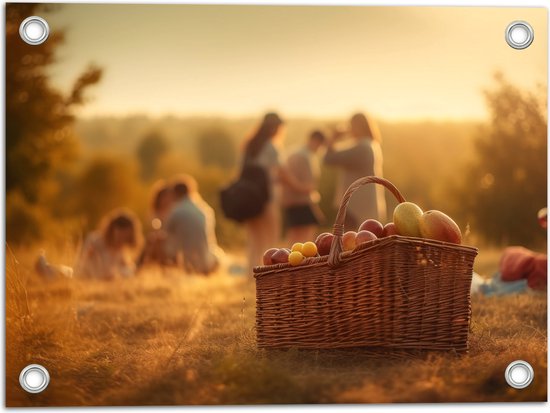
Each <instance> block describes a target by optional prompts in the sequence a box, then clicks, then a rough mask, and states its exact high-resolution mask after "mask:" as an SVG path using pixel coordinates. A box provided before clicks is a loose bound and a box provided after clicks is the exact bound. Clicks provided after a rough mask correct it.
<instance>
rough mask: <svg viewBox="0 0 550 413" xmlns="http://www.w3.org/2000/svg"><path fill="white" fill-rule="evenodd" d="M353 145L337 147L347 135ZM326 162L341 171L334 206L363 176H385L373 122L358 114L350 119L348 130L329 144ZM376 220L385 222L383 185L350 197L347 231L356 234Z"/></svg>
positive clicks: (371, 186) (339, 134) (335, 135)
mask: <svg viewBox="0 0 550 413" xmlns="http://www.w3.org/2000/svg"><path fill="white" fill-rule="evenodd" d="M348 133H349V135H351V137H352V138H353V140H354V142H353V144H351V145H350V146H348V147H345V148H336V143H337V142H338V141H339V140H340V139H341V138H342V137H343V136H345V135H346V134H348ZM324 162H325V164H326V165H332V166H336V167H337V168H339V169H340V177H339V181H338V186H337V190H336V197H335V206H336V207H339V206H340V202H341V201H342V197H343V196H344V193H345V191H346V190H347V188H348V187H349V186H350V185H351V184H352V183H353V182H354V181H356V180H357V179H359V178H362V177H364V176H377V177H380V178H381V177H382V149H381V147H380V135H379V133H378V130H377V129H376V128H375V126H374V123H373V122H372V121H369V120H367V117H366V116H365V115H364V114H362V113H356V114H355V115H353V116H352V118H351V120H350V126H349V130H348V131H334V134H333V136H332V139H331V140H329V142H328V145H327V152H326V154H325V158H324ZM367 218H373V219H377V220H379V221H382V222H383V221H384V220H385V219H386V199H385V195H384V188H383V187H381V186H380V185H366V186H364V187H362V188H359V189H358V190H357V191H356V192H355V193H354V194H353V196H352V197H351V199H350V202H349V205H348V209H347V212H346V222H345V230H346V231H357V229H358V228H359V226H360V225H361V223H362V222H363V221H364V220H365V219H367Z"/></svg>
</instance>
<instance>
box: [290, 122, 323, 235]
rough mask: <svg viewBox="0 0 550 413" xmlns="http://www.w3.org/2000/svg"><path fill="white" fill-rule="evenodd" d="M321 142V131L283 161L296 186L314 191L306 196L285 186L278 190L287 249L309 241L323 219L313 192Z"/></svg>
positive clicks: (318, 171)
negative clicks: (299, 183)
mask: <svg viewBox="0 0 550 413" xmlns="http://www.w3.org/2000/svg"><path fill="white" fill-rule="evenodd" d="M325 140H326V139H325V135H323V133H322V132H321V131H318V130H315V131H313V132H312V133H311V134H310V135H309V138H308V141H307V143H306V144H305V145H304V146H303V147H301V148H300V149H298V150H297V151H295V152H294V153H292V154H291V155H290V156H289V157H288V158H287V160H286V163H285V164H286V167H287V169H288V170H289V172H290V173H291V174H292V175H293V176H294V177H295V178H296V179H297V180H298V181H299V182H301V183H302V184H305V185H306V186H310V187H311V188H315V189H313V190H312V191H311V192H310V193H305V192H302V191H297V190H295V189H294V188H293V187H291V186H289V185H283V186H282V198H281V202H282V205H283V210H284V219H285V226H286V228H287V242H288V245H293V244H294V243H296V242H306V241H313V240H314V238H315V233H316V230H317V227H318V225H319V224H320V223H321V222H322V221H323V219H324V217H323V214H322V212H321V210H320V208H319V200H320V199H319V198H320V196H319V192H317V188H318V186H319V178H320V175H321V166H320V160H319V157H318V153H319V150H320V149H321V147H322V146H323V144H324V143H325Z"/></svg>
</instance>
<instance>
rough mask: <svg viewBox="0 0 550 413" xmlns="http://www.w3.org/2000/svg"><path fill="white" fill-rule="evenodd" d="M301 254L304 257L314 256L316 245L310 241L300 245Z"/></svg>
mask: <svg viewBox="0 0 550 413" xmlns="http://www.w3.org/2000/svg"><path fill="white" fill-rule="evenodd" d="M302 254H303V255H304V256H305V257H315V256H316V255H317V245H315V243H314V242H311V241H308V242H306V243H305V244H304V245H303V246H302Z"/></svg>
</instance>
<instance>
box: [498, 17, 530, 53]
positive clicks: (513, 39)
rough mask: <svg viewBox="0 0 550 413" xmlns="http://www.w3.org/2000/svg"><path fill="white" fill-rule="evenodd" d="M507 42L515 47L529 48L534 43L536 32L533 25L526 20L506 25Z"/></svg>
mask: <svg viewBox="0 0 550 413" xmlns="http://www.w3.org/2000/svg"><path fill="white" fill-rule="evenodd" d="M504 37H505V39H506V42H507V43H508V44H509V45H510V47H513V48H514V49H518V50H522V49H527V48H528V47H529V46H531V43H533V39H534V38H535V32H534V31H533V28H532V27H531V25H530V24H529V23H527V22H525V21H522V20H517V21H513V22H512V23H510V24H509V25H508V27H506V32H505V36H504Z"/></svg>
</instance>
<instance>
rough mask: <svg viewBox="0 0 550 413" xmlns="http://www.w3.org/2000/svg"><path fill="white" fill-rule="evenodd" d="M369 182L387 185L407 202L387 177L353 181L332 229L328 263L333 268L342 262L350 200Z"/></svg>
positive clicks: (394, 193) (366, 177)
mask: <svg viewBox="0 0 550 413" xmlns="http://www.w3.org/2000/svg"><path fill="white" fill-rule="evenodd" d="M367 184H379V185H382V186H384V187H386V189H388V190H389V191H390V192H391V193H392V194H393V196H395V198H397V200H398V201H399V202H400V203H401V202H405V198H403V195H401V192H399V190H398V189H397V188H396V187H395V186H394V185H393V184H392V183H391V182H390V181H388V180H387V179H384V178H378V177H377V176H365V177H363V178H359V179H358V180H357V181H355V182H354V183H352V184H351V185H350V187H349V188H348V190H347V191H346V193H345V194H344V197H343V198H342V202H341V203H340V208H339V209H338V215H336V222H335V223H334V228H333V230H332V233H333V234H334V239H333V240H332V245H331V247H330V254H329V257H328V265H329V267H331V268H336V267H338V266H339V265H340V263H341V259H340V253H341V252H342V250H343V245H342V236H343V235H344V222H345V220H346V210H347V208H348V204H349V200H350V198H351V196H352V195H353V193H354V192H355V191H356V190H357V189H359V188H360V187H362V186H363V185H367Z"/></svg>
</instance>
